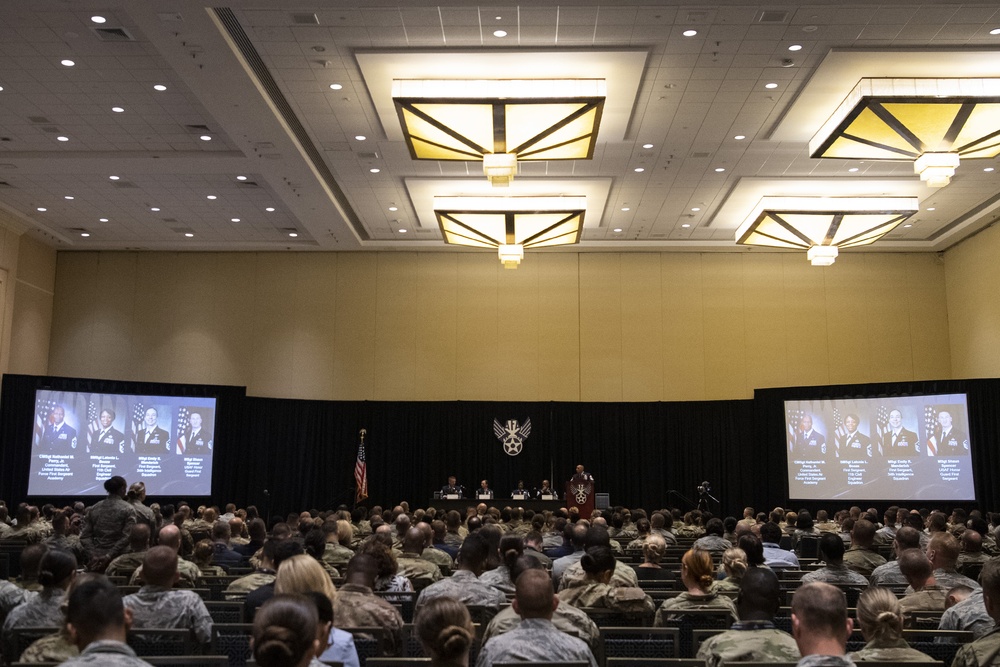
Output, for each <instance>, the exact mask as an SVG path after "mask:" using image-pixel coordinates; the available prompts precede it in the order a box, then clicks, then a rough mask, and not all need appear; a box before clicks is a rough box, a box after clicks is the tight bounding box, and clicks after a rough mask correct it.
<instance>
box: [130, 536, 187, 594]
mask: <svg viewBox="0 0 1000 667" xmlns="http://www.w3.org/2000/svg"><path fill="white" fill-rule="evenodd" d="M157 543H158V545H159V546H161V547H170V548H171V549H173V550H174V552H175V553H178V555H179V551H180V548H181V533H180V529H179V528H178V527H177V526H174V525H169V526H164V527H163V528H160V535H159V539H158V540H157ZM177 574H178V575H179V577H180V579H179V580H178V581H177V585H176V588H197V587H198V584H200V583H201V570H199V569H198V566H197V565H195V564H194V563H192V562H191V561H189V560H185V559H183V558H180V557H178V559H177ZM128 583H129V585H131V586H142V584H143V583H145V581H144V579H143V577H142V565H140V566H139V567H138V568H136V571H135V572H133V573H132V578H131V579H129V582H128Z"/></svg>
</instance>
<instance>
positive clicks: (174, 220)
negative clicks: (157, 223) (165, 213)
mask: <svg viewBox="0 0 1000 667" xmlns="http://www.w3.org/2000/svg"><path fill="white" fill-rule="evenodd" d="M163 222H177V218H164V219H163Z"/></svg>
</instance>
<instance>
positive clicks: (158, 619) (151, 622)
mask: <svg viewBox="0 0 1000 667" xmlns="http://www.w3.org/2000/svg"><path fill="white" fill-rule="evenodd" d="M122 604H124V605H125V606H126V607H128V608H129V609H131V610H132V627H134V628H191V629H192V630H193V631H194V636H195V638H196V639H197V640H198V642H199V643H202V644H207V643H208V642H209V641H211V639H212V617H211V616H210V615H209V613H208V609H206V608H205V603H204V602H202V600H201V598H200V597H198V594H197V593H193V592H191V591H178V590H174V589H172V588H163V587H162V586H143V587H142V588H140V589H139V592H138V593H133V594H132V595H126V596H125V597H124V598H123V599H122Z"/></svg>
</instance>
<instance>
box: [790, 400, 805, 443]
mask: <svg viewBox="0 0 1000 667" xmlns="http://www.w3.org/2000/svg"><path fill="white" fill-rule="evenodd" d="M805 414H806V411H805V410H802V409H801V408H789V409H788V451H790V452H792V451H795V439H796V436H797V435H798V433H799V422H801V421H802V418H803V417H804V416H805Z"/></svg>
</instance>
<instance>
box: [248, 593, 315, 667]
mask: <svg viewBox="0 0 1000 667" xmlns="http://www.w3.org/2000/svg"><path fill="white" fill-rule="evenodd" d="M318 622H319V621H318V615H317V613H316V605H315V604H313V602H312V601H311V600H310V599H309V598H307V597H305V596H303V595H276V596H274V597H273V598H271V599H270V600H268V601H267V602H265V603H264V604H263V605H261V607H260V609H258V610H257V615H256V616H254V619H253V657H254V659H255V660H256V661H257V664H258V665H261V667H308V665H309V664H310V663H311V662H312V661H313V659H314V658H315V657H316V653H317V651H318V649H319V640H318V639H317V638H316V625H317V623H318Z"/></svg>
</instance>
